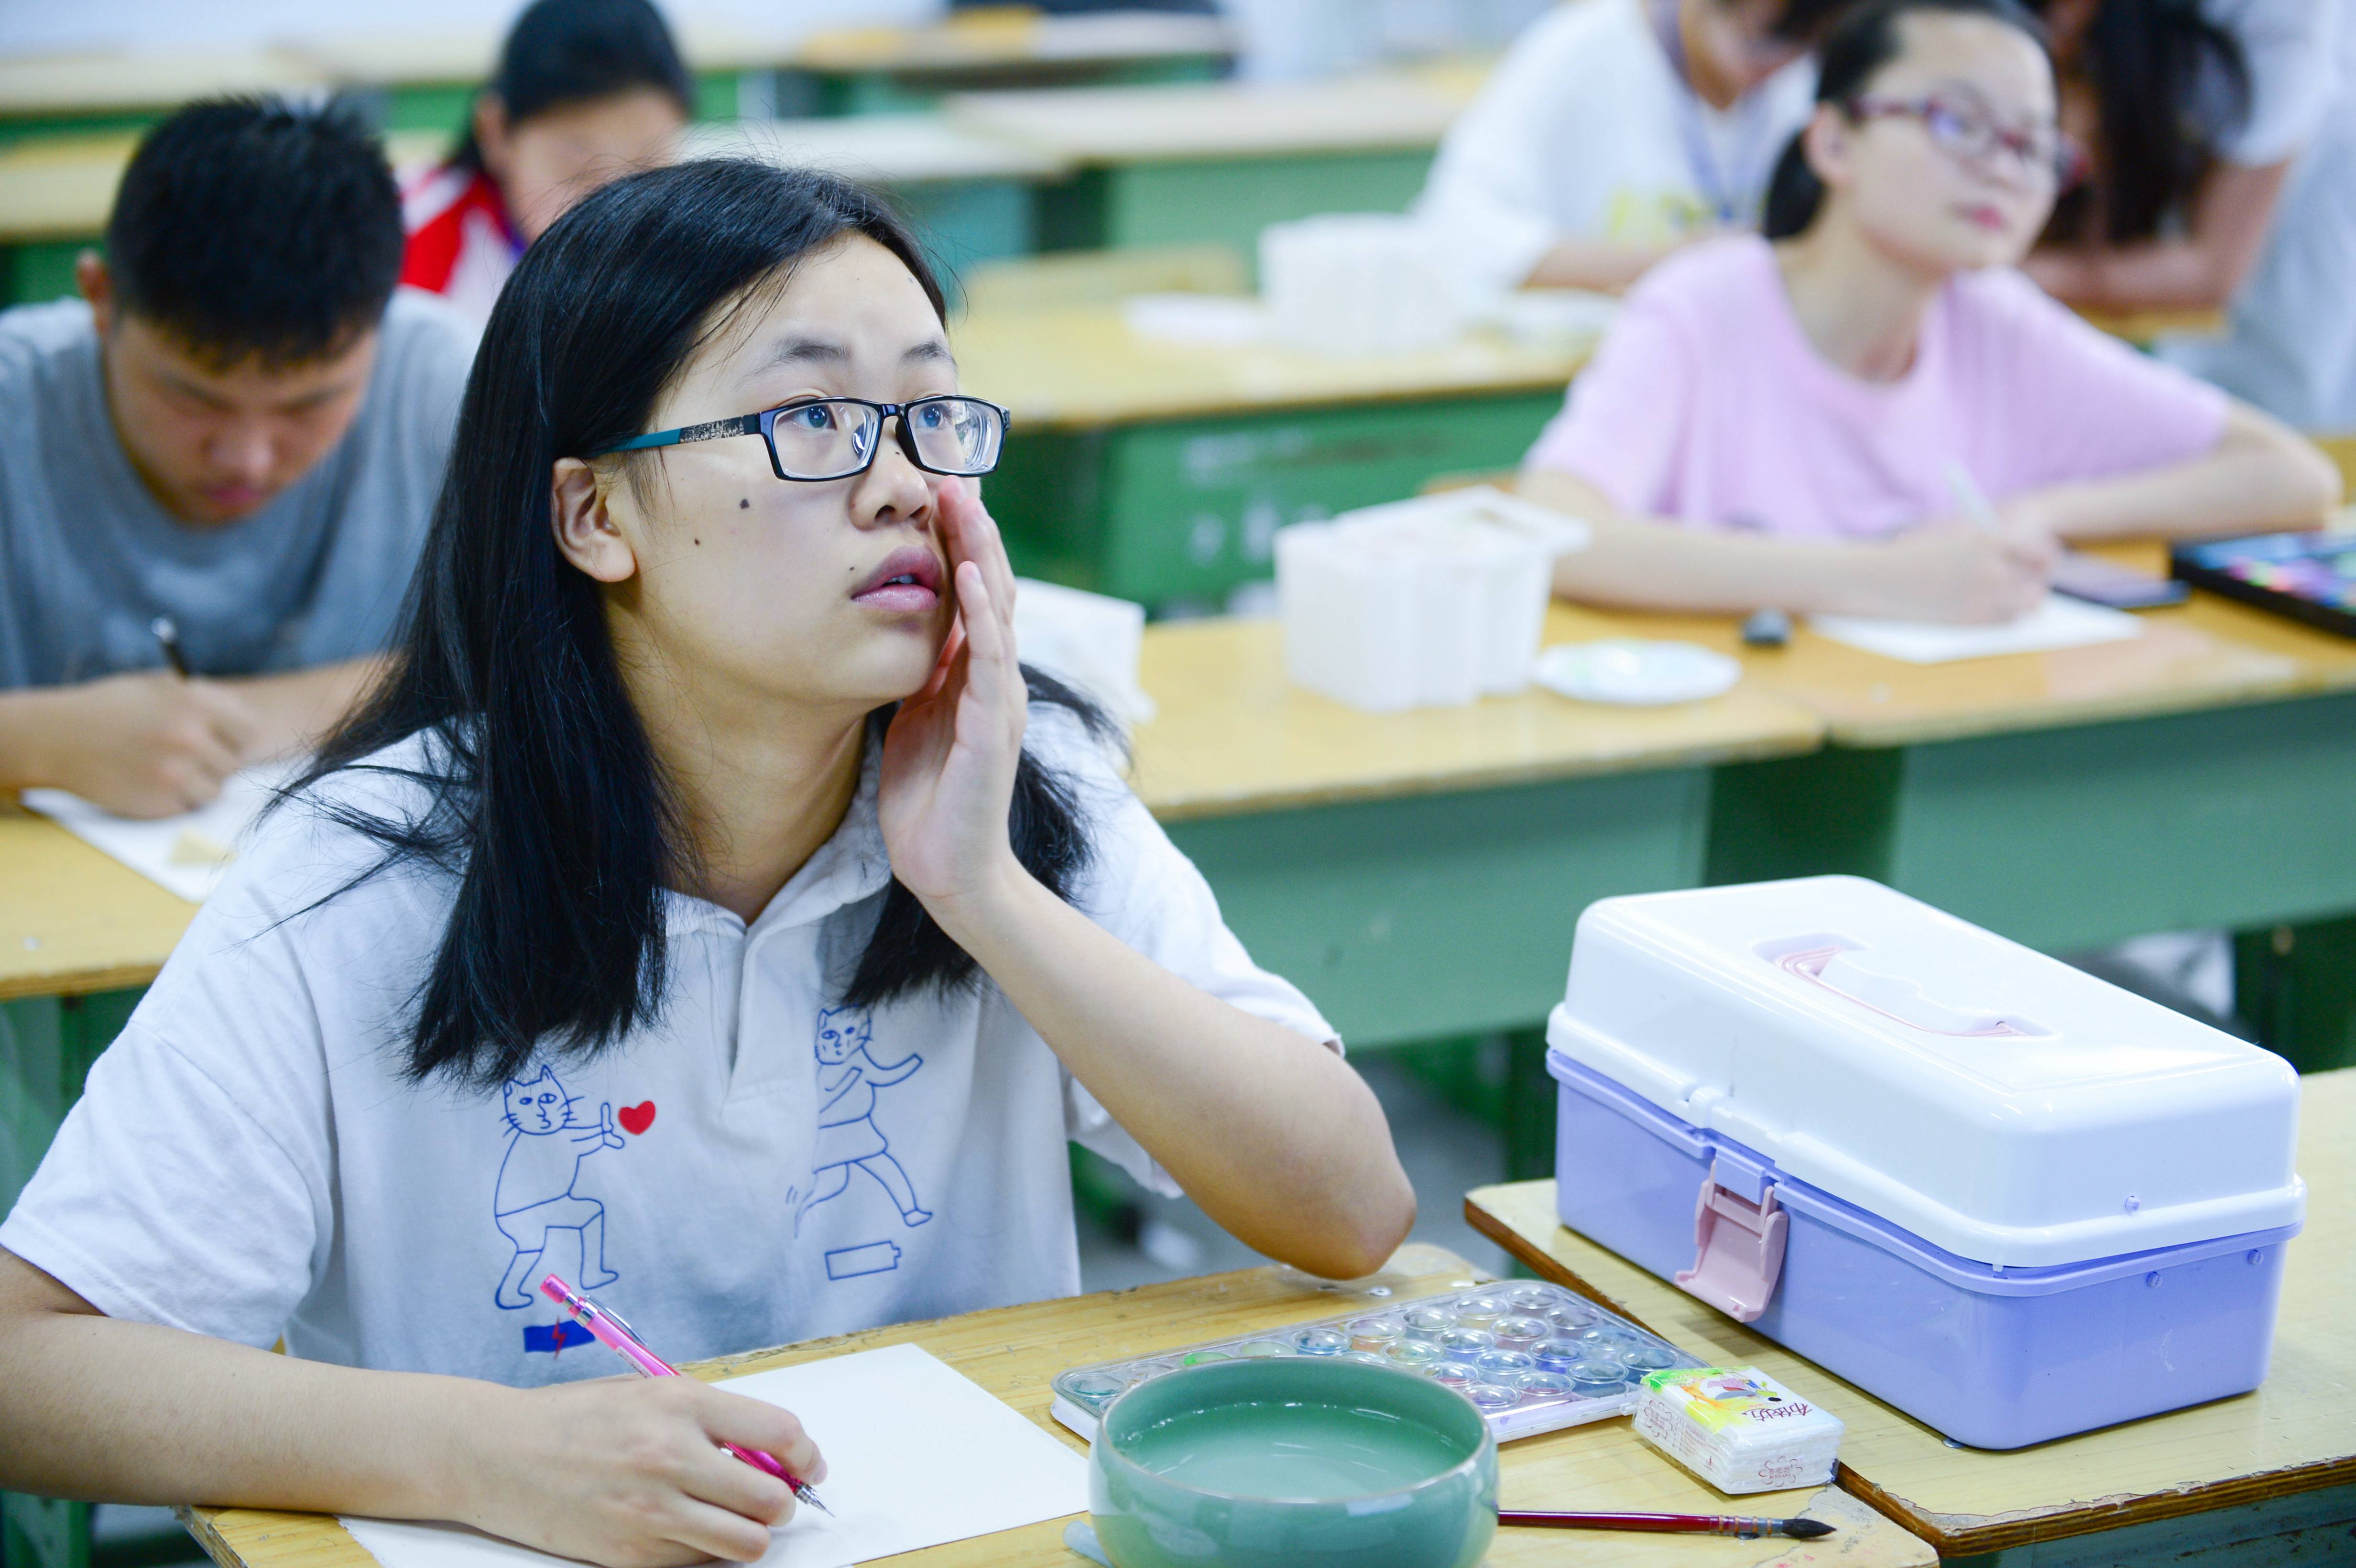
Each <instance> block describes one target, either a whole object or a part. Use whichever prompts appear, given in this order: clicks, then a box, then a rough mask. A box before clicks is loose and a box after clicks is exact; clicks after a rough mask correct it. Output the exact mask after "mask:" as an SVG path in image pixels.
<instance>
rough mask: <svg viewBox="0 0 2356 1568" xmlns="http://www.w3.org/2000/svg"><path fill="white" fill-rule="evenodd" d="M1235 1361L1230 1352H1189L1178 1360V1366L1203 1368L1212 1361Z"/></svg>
mask: <svg viewBox="0 0 2356 1568" xmlns="http://www.w3.org/2000/svg"><path fill="white" fill-rule="evenodd" d="M1235 1359H1236V1357H1235V1352H1234V1351H1232V1350H1211V1349H1203V1350H1189V1351H1187V1352H1186V1353H1185V1354H1184V1355H1183V1356H1181V1357H1179V1358H1178V1364H1179V1365H1180V1366H1182V1367H1205V1366H1208V1365H1210V1364H1211V1363H1212V1362H1213V1361H1232V1360H1235Z"/></svg>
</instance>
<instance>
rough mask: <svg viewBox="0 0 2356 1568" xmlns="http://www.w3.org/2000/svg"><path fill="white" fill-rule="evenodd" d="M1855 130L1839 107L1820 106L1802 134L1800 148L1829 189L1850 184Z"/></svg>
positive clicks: (1823, 104)
mask: <svg viewBox="0 0 2356 1568" xmlns="http://www.w3.org/2000/svg"><path fill="white" fill-rule="evenodd" d="M1856 129H1857V127H1856V126H1855V125H1854V124H1852V123H1850V121H1849V118H1848V116H1847V114H1845V113H1843V112H1841V111H1840V109H1839V108H1837V106H1835V105H1833V104H1830V103H1819V104H1817V105H1816V112H1815V113H1814V114H1812V115H1810V116H1809V118H1808V124H1807V129H1805V130H1804V131H1803V132H1801V133H1800V138H1801V141H1800V145H1801V149H1802V151H1803V152H1804V153H1805V154H1806V155H1807V159H1808V167H1809V168H1810V169H1811V170H1813V171H1814V172H1815V176H1816V178H1817V179H1819V180H1821V181H1823V182H1824V185H1825V188H1826V189H1827V190H1841V189H1845V188H1847V185H1848V183H1849V176H1850V168H1849V154H1850V148H1851V133H1853V132H1855V131H1856Z"/></svg>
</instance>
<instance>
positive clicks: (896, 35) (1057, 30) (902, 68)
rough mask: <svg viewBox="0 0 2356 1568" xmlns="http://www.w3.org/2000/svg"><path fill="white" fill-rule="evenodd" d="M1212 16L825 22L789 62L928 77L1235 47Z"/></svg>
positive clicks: (1001, 11) (1200, 54)
mask: <svg viewBox="0 0 2356 1568" xmlns="http://www.w3.org/2000/svg"><path fill="white" fill-rule="evenodd" d="M1236 41H1237V40H1236V32H1235V28H1234V27H1231V26H1229V25H1228V24H1227V23H1226V21H1224V20H1223V19H1221V18H1219V17H1217V16H1187V15H1183V14H1181V13H1174V12H1152V11H1114V12H1105V13H1100V14H1098V15H1095V16H1087V15H1081V16H1043V15H1041V14H1040V13H1039V12H1036V11H1033V10H1030V9H1028V8H1026V7H1021V6H1012V5H1009V6H1004V7H998V6H992V7H989V8H985V9H976V10H970V11H965V12H958V13H952V14H951V16H949V18H948V20H947V21H945V22H943V23H941V24H940V25H938V26H937V27H830V28H827V29H826V30H824V31H822V32H816V33H812V34H810V35H809V36H808V37H804V38H803V39H802V40H801V41H800V42H799V43H798V44H797V45H796V46H795V47H794V49H793V51H792V53H791V54H790V55H789V56H788V57H787V61H786V63H787V65H789V66H791V67H792V68H794V69H798V70H812V71H826V72H830V73H834V74H838V75H849V74H851V73H852V72H860V73H874V74H888V73H894V72H906V73H910V74H924V75H927V76H935V75H941V74H945V73H954V72H958V71H964V70H976V71H979V70H991V69H1005V68H1008V67H1018V66H1035V65H1087V64H1100V65H1117V64H1121V63H1124V62H1130V63H1142V62H1146V61H1151V60H1175V59H1210V58H1214V57H1217V56H1223V55H1228V54H1232V53H1234V52H1235V48H1236Z"/></svg>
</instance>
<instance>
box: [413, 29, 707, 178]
mask: <svg viewBox="0 0 2356 1568" xmlns="http://www.w3.org/2000/svg"><path fill="white" fill-rule="evenodd" d="M634 88H651V89H653V90H654V91H657V92H660V93H662V94H664V95H665V96H666V97H668V98H669V100H670V101H672V102H674V103H676V104H678V105H679V112H680V113H681V114H683V115H692V114H693V113H694V112H695V85H694V83H693V82H692V81H691V80H689V79H688V74H687V67H686V65H685V64H684V63H683V62H682V61H681V60H680V58H679V46H678V45H676V44H674V43H672V42H671V37H670V29H669V27H665V26H664V25H663V19H662V13H661V12H659V11H658V10H656V9H655V8H654V6H653V5H651V4H650V3H649V0H533V3H532V4H531V5H528V6H526V7H525V8H524V12H523V15H521V16H518V17H517V18H516V20H515V26H514V27H510V28H509V29H508V38H507V42H506V44H505V45H503V46H502V47H501V48H500V49H499V63H498V69H497V70H496V71H495V72H493V74H492V76H491V80H489V81H487V82H485V83H484V84H483V91H485V92H487V93H488V94H490V95H491V96H492V97H494V98H497V99H498V101H499V103H500V106H501V107H503V108H504V109H505V110H506V111H507V116H508V123H509V125H510V126H515V125H520V124H522V123H524V122H525V121H527V120H530V119H531V118H532V117H533V116H534V115H537V114H544V113H546V112H548V111H549V110H551V109H558V108H562V106H564V105H565V104H568V103H587V102H591V101H594V100H596V99H600V98H612V97H614V96H616V94H619V93H624V92H627V91H631V90H632V89H634ZM450 161H451V163H453V164H455V165H457V166H459V167H461V168H468V169H479V168H481V167H482V166H483V150H482V148H481V147H480V146H479V145H477V143H476V140H475V117H474V113H473V111H472V109H471V108H469V110H468V112H467V115H466V134H465V135H464V136H463V137H461V138H460V140H459V143H458V150H457V151H456V152H455V153H453V154H451V155H450Z"/></svg>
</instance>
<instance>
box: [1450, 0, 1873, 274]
mask: <svg viewBox="0 0 2356 1568" xmlns="http://www.w3.org/2000/svg"><path fill="white" fill-rule="evenodd" d="M1838 8H1839V6H1838V0H1569V3H1568V4H1565V5H1560V6H1558V7H1557V8H1556V9H1555V10H1554V12H1553V13H1552V14H1551V15H1549V16H1545V17H1544V18H1542V19H1541V20H1539V21H1538V22H1537V24H1536V25H1535V26H1534V27H1530V28H1529V29H1528V30H1527V31H1526V32H1525V33H1523V35H1522V36H1521V37H1519V38H1518V39H1516V40H1515V44H1514V47H1513V48H1512V49H1511V50H1510V51H1508V52H1507V54H1506V56H1505V59H1504V61H1503V62H1502V63H1500V64H1499V65H1498V67H1497V69H1496V70H1495V71H1494V73H1493V74H1492V75H1491V76H1490V78H1489V80H1488V84H1487V85H1486V86H1485V87H1483V89H1482V91H1481V96H1480V97H1479V98H1478V99H1476V100H1474V101H1473V103H1472V107H1471V108H1469V109H1467V110H1466V111H1465V112H1464V113H1463V114H1462V115H1461V116H1460V117H1459V118H1458V119H1457V122H1456V123H1455V125H1454V126H1453V127H1451V129H1450V131H1449V133H1448V136H1447V139H1446V140H1445V141H1443V142H1442V143H1441V144H1440V156H1439V159H1438V161H1437V162H1435V163H1434V164H1433V165H1432V168H1431V177H1430V182H1429V183H1428V184H1426V186H1425V187H1424V190H1423V195H1422V197H1421V198H1420V199H1419V201H1418V202H1417V204H1416V212H1417V214H1418V215H1419V217H1421V218H1423V219H1426V220H1427V221H1429V222H1430V223H1431V224H1432V225H1434V226H1435V227H1437V228H1439V229H1442V230H1444V231H1445V232H1446V233H1447V234H1448V236H1449V238H1450V240H1451V244H1453V245H1454V246H1455V247H1457V249H1458V251H1459V254H1460V255H1461V256H1462V261H1463V263H1464V265H1465V266H1466V268H1467V269H1469V270H1470V272H1472V274H1473V275H1474V276H1475V278H1476V281H1477V282H1478V283H1480V284H1482V285H1484V286H1488V287H1494V288H1513V287H1517V286H1520V285H1523V284H1541V285H1553V286H1558V287H1569V288H1592V289H1620V288H1624V287H1626V286H1627V285H1628V284H1630V283H1633V282H1635V281H1636V279H1637V278H1638V277H1639V276H1640V275H1641V274H1642V273H1643V272H1644V270H1645V269H1646V268H1647V267H1650V266H1651V265H1652V264H1653V263H1654V262H1655V261H1659V260H1660V259H1661V258H1662V257H1663V256H1665V255H1666V254H1667V253H1668V252H1669V251H1672V250H1675V249H1676V247H1677V246H1679V245H1681V244H1686V243H1688V242H1690V241H1692V240H1697V239H1701V238H1705V237H1707V236H1708V235H1710V234H1714V233H1717V232H1719V231H1721V230H1726V229H1747V228H1751V227H1754V226H1755V225H1756V224H1757V223H1758V221H1759V214H1760V207H1761V202H1762V200H1763V199H1764V197H1765V195H1766V191H1767V181H1768V176H1769V174H1770V173H1771V171H1772V169H1773V167H1774V164H1775V155H1776V154H1777V153H1778V152H1780V151H1781V150H1782V149H1783V144H1785V143H1786V142H1787V141H1789V140H1790V139H1791V136H1792V133H1794V132H1795V131H1797V130H1798V129H1799V128H1800V127H1801V126H1802V125H1803V124H1804V123H1806V122H1807V118H1808V104H1809V94H1810V91H1811V84H1812V82H1813V80H1814V71H1813V69H1811V67H1810V66H1809V64H1808V61H1807V59H1806V58H1805V57H1806V53H1807V48H1808V42H1809V38H1810V37H1811V35H1812V34H1813V33H1814V32H1815V30H1816V28H1817V27H1819V26H1821V25H1822V23H1823V22H1824V21H1825V20H1826V18H1827V17H1828V16H1830V15H1831V14H1832V13H1834V12H1835V11H1837V9H1838Z"/></svg>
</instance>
